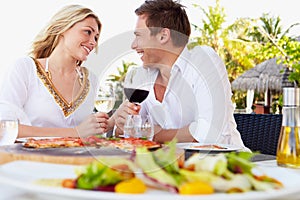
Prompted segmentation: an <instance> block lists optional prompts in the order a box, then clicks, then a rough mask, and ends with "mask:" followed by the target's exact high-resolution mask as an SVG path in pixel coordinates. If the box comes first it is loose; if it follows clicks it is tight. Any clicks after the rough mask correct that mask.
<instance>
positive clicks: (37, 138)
mask: <svg viewBox="0 0 300 200" xmlns="http://www.w3.org/2000/svg"><path fill="white" fill-rule="evenodd" d="M30 138H33V139H35V140H41V139H53V138H61V137H23V138H17V139H16V142H19V143H24V142H27V140H28V139H30Z"/></svg>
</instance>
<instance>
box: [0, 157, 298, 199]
mask: <svg viewBox="0 0 300 200" xmlns="http://www.w3.org/2000/svg"><path fill="white" fill-rule="evenodd" d="M75 167H76V166H74V165H63V164H53V163H42V162H32V161H14V162H10V163H7V164H4V165H1V166H0V177H1V179H0V182H2V183H4V184H5V185H10V186H13V187H17V188H20V189H23V190H26V191H28V192H32V193H34V194H36V195H41V196H43V197H45V196H47V197H53V198H58V197H61V198H70V199H80V198H83V199H96V200H104V199H105V200H110V199H115V200H117V199H125V200H126V199H128V200H129V199H130V200H139V199H143V200H153V199H164V200H176V199H178V200H179V199H180V200H196V199H197V200H203V199H208V200H221V199H222V200H234V199H244V200H245V199H274V198H279V199H280V198H283V197H287V196H289V195H293V194H294V195H295V196H296V195H298V193H299V192H300V189H299V187H298V185H299V184H300V175H299V174H298V173H295V172H293V171H289V170H287V169H286V168H280V167H274V166H272V167H267V166H261V167H260V170H263V171H265V172H266V173H267V174H268V175H270V176H272V177H275V178H277V179H278V180H280V181H281V182H282V183H283V184H284V185H285V188H283V189H280V190H270V191H266V192H246V193H237V194H225V193H215V194H212V195H185V196H182V195H178V194H174V193H170V192H166V191H162V190H154V189H149V190H148V191H147V192H146V193H145V194H139V195H131V194H120V193H113V192H100V191H88V190H80V189H67V188H62V187H53V186H45V185H38V184H36V183H35V181H36V180H39V179H48V178H51V179H62V178H74V177H75V176H76V175H75V173H74V169H75ZM290 177H293V178H290Z"/></svg>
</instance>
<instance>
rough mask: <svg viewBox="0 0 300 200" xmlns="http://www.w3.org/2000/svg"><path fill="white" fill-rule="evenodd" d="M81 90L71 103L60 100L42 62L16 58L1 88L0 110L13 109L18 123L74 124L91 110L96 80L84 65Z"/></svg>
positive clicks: (35, 124)
mask: <svg viewBox="0 0 300 200" xmlns="http://www.w3.org/2000/svg"><path fill="white" fill-rule="evenodd" d="M81 70H82V72H83V81H82V83H83V86H84V87H83V88H84V89H83V90H82V92H81V94H80V96H79V97H78V98H77V97H75V98H76V99H74V100H73V101H72V104H68V102H65V101H63V98H61V97H60V95H59V93H58V92H56V91H55V90H54V89H53V87H52V85H51V83H52V82H51V80H50V79H48V76H47V75H46V74H45V71H44V70H43V69H42V67H41V66H37V65H36V63H35V61H34V60H33V59H32V58H31V57H29V56H25V57H22V58H19V59H18V60H16V62H15V63H14V64H13V66H11V68H10V69H9V73H8V74H7V75H6V76H5V80H4V82H3V83H2V84H1V89H0V112H1V111H2V112H5V111H3V110H8V109H7V107H9V108H11V109H10V110H14V111H15V112H16V113H17V115H19V118H20V123H21V124H27V125H32V126H38V127H74V126H76V125H78V124H79V123H80V122H81V121H82V120H84V119H85V118H86V117H87V116H88V115H89V114H91V113H92V112H93V108H94V98H95V96H96V89H97V87H98V85H97V84H98V81H97V78H96V76H95V75H94V74H92V73H91V72H90V71H88V70H87V69H86V68H84V67H82V68H81Z"/></svg>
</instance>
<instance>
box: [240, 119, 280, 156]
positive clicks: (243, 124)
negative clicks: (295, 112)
mask: <svg viewBox="0 0 300 200" xmlns="http://www.w3.org/2000/svg"><path fill="white" fill-rule="evenodd" d="M234 118H235V121H236V123H237V129H238V131H239V132H240V134H241V137H242V140H243V142H244V144H245V146H246V147H248V148H250V149H251V150H252V151H259V152H260V153H262V154H269V155H276V150H277V143H278V139H279V135H280V130H281V123H282V115H281V114H242V113H235V114H234Z"/></svg>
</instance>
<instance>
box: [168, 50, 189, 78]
mask: <svg viewBox="0 0 300 200" xmlns="http://www.w3.org/2000/svg"><path fill="white" fill-rule="evenodd" d="M189 57H190V52H189V50H188V48H187V47H186V46H185V47H184V49H183V50H182V52H181V54H180V55H179V57H178V58H177V60H176V61H175V63H174V64H173V67H172V70H171V73H172V72H173V71H174V70H178V71H180V72H181V73H182V72H184V70H185V69H186V67H185V66H186V64H187V63H188V62H187V61H188V60H189Z"/></svg>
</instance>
